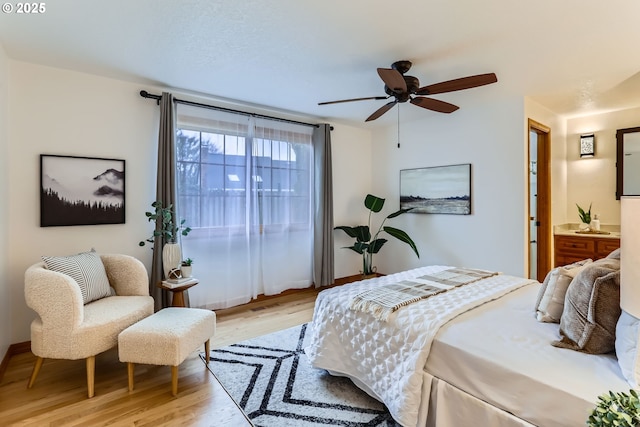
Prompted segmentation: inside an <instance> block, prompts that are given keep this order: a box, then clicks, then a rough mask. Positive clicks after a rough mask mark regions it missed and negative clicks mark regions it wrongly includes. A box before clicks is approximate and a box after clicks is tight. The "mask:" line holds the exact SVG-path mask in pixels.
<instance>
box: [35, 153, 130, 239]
mask: <svg viewBox="0 0 640 427" xmlns="http://www.w3.org/2000/svg"><path fill="white" fill-rule="evenodd" d="M124 164H125V162H124V160H118V159H102V158H97V157H77V156H57V155H49V154H41V155H40V226H41V227H52V226H63V225H97V224H124V222H125V210H124V190H125V186H124V183H125V168H124Z"/></svg>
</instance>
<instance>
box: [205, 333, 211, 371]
mask: <svg viewBox="0 0 640 427" xmlns="http://www.w3.org/2000/svg"><path fill="white" fill-rule="evenodd" d="M210 350H211V340H210V339H209V340H206V341H205V342H204V363H205V364H207V365H208V364H209V357H210V353H209V351H210Z"/></svg>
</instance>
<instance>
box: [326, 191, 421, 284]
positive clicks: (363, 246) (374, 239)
mask: <svg viewBox="0 0 640 427" xmlns="http://www.w3.org/2000/svg"><path fill="white" fill-rule="evenodd" d="M384 201H385V199H382V198H380V197H377V196H374V195H372V194H367V196H366V197H365V199H364V206H365V207H366V208H367V209H369V220H368V222H367V225H357V226H355V227H350V226H346V225H341V226H338V227H335V228H334V230H342V231H344V232H345V233H347V235H348V236H349V237H352V238H355V239H356V241H355V242H354V244H353V245H352V246H345V249H351V250H352V251H354V252H357V253H359V254H360V255H362V274H363V275H364V276H369V275H372V274H375V272H376V267H375V266H374V265H373V254H377V253H378V252H379V251H380V249H382V247H383V246H384V244H385V243H387V239H384V238H381V237H379V236H380V233H383V232H384V233H387V234H388V235H390V236H392V237H395V238H396V239H398V240H400V241H401V242H404V243H406V244H407V245H409V246H410V247H411V249H413V252H415V254H416V256H417V257H418V258H420V254H419V253H418V248H417V247H416V244H415V243H414V241H413V240H412V239H411V237H409V235H408V234H407V233H405V232H404V231H402V230H400V229H399V228H394V227H389V226H385V225H384V224H385V222H386V220H387V219H392V218H395V217H397V216H400V215H402V214H404V213H407V212H409V211H410V210H411V209H413V208H409V209H400V210H398V211H396V212H394V213H392V214H390V215H388V216H387V217H386V218H385V219H384V220H382V223H381V224H380V227H378V230H377V231H376V233H375V234H373V235H372V234H371V217H372V215H373V213H378V212H380V211H381V210H382V208H383V207H384Z"/></svg>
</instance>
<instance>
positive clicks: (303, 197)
mask: <svg viewBox="0 0 640 427" xmlns="http://www.w3.org/2000/svg"><path fill="white" fill-rule="evenodd" d="M223 114H228V113H223ZM240 118H241V122H240V123H237V122H236V123H233V122H226V121H220V120H210V121H209V122H208V123H206V122H204V121H202V120H200V121H197V120H194V118H193V117H188V116H186V115H181V116H179V121H178V126H179V129H178V131H177V136H176V149H177V162H176V163H177V171H178V176H177V181H178V200H179V201H178V204H179V209H180V216H181V217H188V218H189V225H190V226H191V227H192V228H193V229H197V228H208V229H216V228H217V229H220V230H225V231H234V230H235V231H237V232H241V231H242V230H244V229H245V228H247V227H251V228H252V229H254V230H258V231H264V230H265V229H269V228H283V227H298V228H309V227H311V215H312V212H311V200H310V194H312V192H311V185H312V182H311V176H312V175H311V172H312V164H311V153H312V146H311V131H310V130H306V129H303V131H302V132H301V131H300V130H290V129H286V128H287V127H291V125H289V124H286V123H281V122H277V121H270V120H262V123H258V121H259V120H257V119H254V118H251V117H246V116H241V117H240ZM223 120H224V119H223ZM236 120H237V118H236ZM264 122H268V123H264ZM303 128H304V127H303Z"/></svg>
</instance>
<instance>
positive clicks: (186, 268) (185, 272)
mask: <svg viewBox="0 0 640 427" xmlns="http://www.w3.org/2000/svg"><path fill="white" fill-rule="evenodd" d="M180 269H181V270H182V277H184V278H185V279H186V278H188V277H191V269H192V267H191V266H190V265H183V266H182V267H180Z"/></svg>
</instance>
